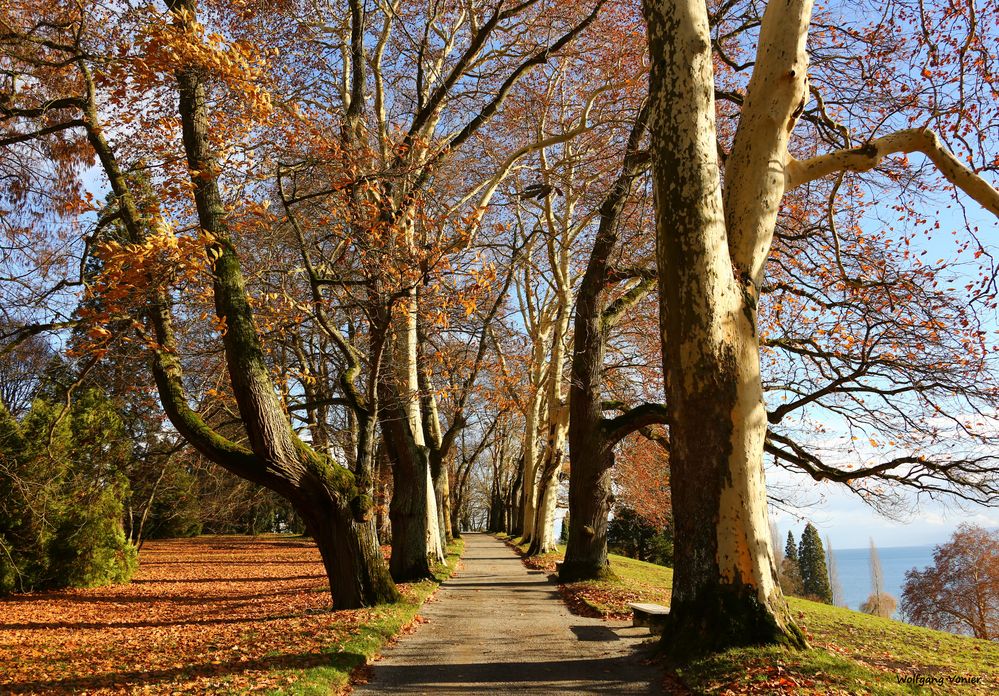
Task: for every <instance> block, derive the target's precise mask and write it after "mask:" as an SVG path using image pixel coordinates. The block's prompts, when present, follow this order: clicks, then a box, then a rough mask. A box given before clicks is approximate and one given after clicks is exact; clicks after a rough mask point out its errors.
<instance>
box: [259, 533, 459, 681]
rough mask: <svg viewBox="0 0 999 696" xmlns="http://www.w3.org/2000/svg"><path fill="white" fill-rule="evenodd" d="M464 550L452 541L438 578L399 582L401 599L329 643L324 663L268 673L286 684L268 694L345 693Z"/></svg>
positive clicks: (370, 612)
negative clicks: (352, 679)
mask: <svg viewBox="0 0 999 696" xmlns="http://www.w3.org/2000/svg"><path fill="white" fill-rule="evenodd" d="M463 550H464V542H463V541H462V540H461V539H456V540H455V541H453V542H452V543H451V544H449V545H448V547H447V560H446V562H445V563H444V564H441V565H438V566H437V567H435V568H434V575H435V579H433V580H424V581H423V582H418V583H405V584H400V585H399V591H400V592H401V593H402V600H400V601H399V602H397V603H395V604H384V605H381V606H377V607H374V608H372V609H370V610H368V614H367V618H366V620H365V621H363V622H362V623H360V624H358V625H356V626H353V627H351V629H352V630H348V631H347V636H346V637H345V638H343V639H341V640H337V641H334V642H331V643H330V644H328V645H327V647H326V648H325V649H324V651H323V652H324V653H326V654H327V655H328V656H329V659H328V660H324V661H323V664H320V665H316V666H311V667H306V668H302V669H287V670H274V671H273V672H272V674H271V675H269V677H270V680H272V681H274V682H275V683H280V684H287V686H282V687H281V688H278V689H275V690H273V691H270V692H269V693H271V694H297V695H302V696H305V695H309V696H312V695H315V696H319V695H320V694H322V695H323V696H327V695H328V694H336V693H342V692H344V691H345V690H346V688H347V686H348V684H349V683H350V676H351V673H352V672H353V671H354V670H355V669H357V668H358V667H361V666H362V665H364V664H366V663H367V662H370V661H371V660H372V659H374V658H375V657H376V656H377V655H378V653H379V651H380V650H381V649H382V647H384V646H385V644H386V643H388V642H389V641H390V640H391V639H392V638H394V637H395V636H397V635H398V634H399V633H400V632H401V631H403V630H404V629H405V628H406V627H407V626H409V625H410V624H411V623H412V622H413V620H414V619H415V618H416V617H417V614H418V612H419V610H420V608H421V607H422V606H423V603H424V602H426V601H427V599H428V598H429V597H430V596H431V595H432V594H433V593H434V592H435V591H436V590H437V587H438V586H439V585H440V583H441V582H443V581H444V580H446V579H447V578H448V577H450V576H451V574H452V573H453V572H454V570H455V568H457V566H458V560H459V559H460V558H461V553H462V551H463ZM334 628H335V627H334ZM333 633H334V634H338V633H340V632H339V631H333ZM260 681H263V682H266V681H267V680H260ZM259 683H260V682H259V681H258V684H259Z"/></svg>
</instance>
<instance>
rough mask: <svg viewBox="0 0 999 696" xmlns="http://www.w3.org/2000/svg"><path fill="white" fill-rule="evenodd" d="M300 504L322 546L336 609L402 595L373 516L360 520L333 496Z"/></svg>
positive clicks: (313, 497)
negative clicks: (389, 569)
mask: <svg viewBox="0 0 999 696" xmlns="http://www.w3.org/2000/svg"><path fill="white" fill-rule="evenodd" d="M310 498H312V499H311V500H310V501H308V502H304V503H301V504H300V505H296V508H297V509H298V512H299V514H300V515H302V518H303V519H304V520H305V525H306V529H307V531H308V532H309V535H310V536H311V537H312V538H313V540H314V541H315V542H316V545H317V546H318V547H319V553H320V554H321V555H322V558H323V567H324V568H325V569H326V575H327V577H329V580H330V593H331V595H332V596H333V608H334V609H351V608H354V607H363V606H372V605H374V604H381V603H384V602H394V601H396V600H397V599H398V598H399V593H398V592H397V590H396V589H395V584H394V583H393V582H392V578H391V576H390V575H389V573H388V571H387V569H386V567H385V561H384V559H383V558H382V552H381V547H380V546H379V545H378V536H377V533H376V530H375V523H374V519H373V518H370V517H369V518H368V519H365V520H363V521H358V520H356V519H355V518H354V516H353V514H352V513H351V511H350V510H349V509H345V508H344V507H343V506H341V505H338V504H337V503H336V502H335V501H334V500H332V498H330V499H325V500H315V498H316V496H315V495H312V496H310Z"/></svg>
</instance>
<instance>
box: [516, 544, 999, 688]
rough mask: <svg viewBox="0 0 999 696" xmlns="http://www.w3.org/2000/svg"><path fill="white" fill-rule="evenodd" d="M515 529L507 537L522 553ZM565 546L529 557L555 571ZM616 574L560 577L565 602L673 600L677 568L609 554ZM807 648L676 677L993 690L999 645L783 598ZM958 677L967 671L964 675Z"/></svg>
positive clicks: (692, 668)
mask: <svg viewBox="0 0 999 696" xmlns="http://www.w3.org/2000/svg"><path fill="white" fill-rule="evenodd" d="M521 541H522V540H520V539H510V540H508V541H507V543H510V544H511V545H513V546H515V548H518V549H519V550H520V551H521V552H522V553H523V552H525V551H526V548H527V547H526V545H524V544H522V543H520V542H521ZM563 552H564V548H563V547H559V550H558V551H557V552H555V553H551V554H546V555H545V556H542V557H539V558H538V559H531V558H525V559H524V561H525V563H527V564H528V565H530V566H532V567H535V568H541V569H545V570H550V571H552V572H553V571H554V570H555V563H556V562H558V561H559V560H561V557H562V554H563ZM610 563H611V570H612V571H613V572H614V574H615V575H616V578H614V579H610V580H600V581H583V582H575V583H569V584H566V585H560V586H559V587H560V591H561V593H562V596H563V598H564V599H565V600H566V603H567V604H568V605H569V608H570V609H571V610H572V611H574V612H576V613H580V614H583V615H587V616H601V617H603V618H607V619H625V618H630V612H629V610H628V607H627V604H628V602H635V601H640V602H652V603H656V604H664V605H667V606H668V605H669V599H670V587H671V585H672V580H673V571H672V570H671V569H670V568H664V567H662V566H657V565H653V564H651V563H643V562H642V561H636V560H634V559H630V558H625V557H623V556H617V555H614V554H611V555H610ZM788 605H789V607H790V609H791V612H792V615H793V617H794V619H795V621H796V622H798V625H799V626H800V627H801V628H802V629H803V630H804V632H805V635H806V636H807V637H808V640H809V643H810V644H811V646H812V647H811V649H809V650H804V651H791V650H786V649H782V648H738V649H733V650H728V651H726V652H723V653H719V654H716V655H712V656H710V657H707V658H704V659H701V660H698V661H696V662H693V663H690V664H688V665H686V666H684V667H683V668H681V669H679V670H677V672H676V673H675V674H674V675H673V678H672V681H673V682H674V683H673V687H674V688H675V687H678V686H679V687H680V688H681V689H683V688H686V689H689V690H690V692H692V693H697V694H993V693H999V645H997V644H996V643H992V642H989V641H984V640H977V639H974V638H968V637H964V636H956V635H953V634H950V633H944V632H941V631H933V630H929V629H925V628H920V627H917V626H911V625H909V624H906V623H902V622H900V621H893V620H891V619H882V618H878V617H875V616H869V615H867V614H862V613H860V612H856V611H851V610H849V609H843V608H841V607H833V606H829V605H827V604H820V603H817V602H811V601H808V600H805V599H798V598H796V597H790V598H788ZM962 680H963V681H962Z"/></svg>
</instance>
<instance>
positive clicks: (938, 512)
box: [767, 469, 999, 550]
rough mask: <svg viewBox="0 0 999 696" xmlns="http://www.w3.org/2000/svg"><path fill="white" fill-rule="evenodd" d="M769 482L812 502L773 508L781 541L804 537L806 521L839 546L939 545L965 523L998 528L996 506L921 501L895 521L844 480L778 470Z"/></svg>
mask: <svg viewBox="0 0 999 696" xmlns="http://www.w3.org/2000/svg"><path fill="white" fill-rule="evenodd" d="M767 483H768V485H771V486H774V485H777V486H781V485H790V486H794V487H796V488H798V490H799V491H800V492H801V498H802V500H803V502H805V503H813V504H806V505H800V506H798V507H794V508H791V509H790V510H788V509H778V508H777V507H775V506H773V505H772V506H771V516H772V517H773V519H774V521H775V522H776V524H777V528H778V534H779V538H780V539H781V540H782V542H783V539H785V538H786V537H787V532H788V530H791V531H792V532H794V536H795V537H796V538H797V537H799V536H800V535H801V530H802V528H803V527H804V526H805V522H806V521H809V522H811V523H812V524H813V525H815V527H816V528H818V530H819V534H820V535H821V536H822V539H823V540H825V539H826V537H827V536H828V538H829V541H830V542H831V543H832V546H833V548H834V549H840V550H841V549H859V548H867V547H868V545H869V544H870V540H871V539H873V540H874V543H875V544H876V545H877V546H878V548H888V547H892V546H925V545H930V544H932V545H938V544H942V543H944V542H946V541H947V540H948V539H949V538H950V536H951V535H952V534H953V533H954V530H955V529H957V527H958V526H959V525H960V524H962V523H971V524H976V525H980V526H983V527H987V528H995V527H999V509H997V508H987V507H984V506H981V505H974V506H972V505H964V506H963V507H964V509H962V508H961V507H959V506H957V505H956V504H954V503H950V504H947V503H943V502H938V501H931V500H922V501H919V504H918V507H917V508H915V509H914V510H910V511H908V514H905V515H903V516H901V517H899V519H896V520H892V519H889V518H887V517H885V516H883V515H881V514H879V513H878V512H876V511H875V510H873V509H872V508H871V507H870V506H868V505H867V504H866V503H864V502H863V501H862V500H861V499H860V498H859V497H858V496H857V495H855V494H853V493H851V492H850V491H849V490H847V488H846V487H845V486H843V485H841V484H835V483H828V482H823V483H819V482H816V481H813V480H812V479H811V478H810V477H808V476H805V475H803V474H791V473H789V472H786V471H784V470H777V469H770V470H768V471H767Z"/></svg>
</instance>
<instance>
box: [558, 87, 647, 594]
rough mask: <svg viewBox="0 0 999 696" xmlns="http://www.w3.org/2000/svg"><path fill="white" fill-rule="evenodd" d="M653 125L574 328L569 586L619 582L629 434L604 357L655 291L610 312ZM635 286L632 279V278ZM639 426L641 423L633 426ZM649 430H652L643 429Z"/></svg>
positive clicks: (607, 213) (629, 172) (585, 286)
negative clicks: (624, 317)
mask: <svg viewBox="0 0 999 696" xmlns="http://www.w3.org/2000/svg"><path fill="white" fill-rule="evenodd" d="M647 120H648V107H647V106H643V107H642V109H641V111H640V112H639V114H638V117H637V118H636V119H635V125H634V126H633V128H632V130H631V135H630V136H629V138H628V145H627V148H626V150H625V155H624V161H623V163H622V166H621V173H620V175H619V176H618V178H617V180H616V181H615V182H614V186H613V187H611V190H610V191H609V192H608V193H607V196H606V197H605V198H604V200H603V202H602V203H601V205H600V224H599V227H598V228H597V234H596V237H595V238H594V240H593V248H592V249H591V250H590V258H589V261H588V263H587V266H586V272H585V273H584V274H583V279H582V281H581V282H580V284H579V293H578V295H577V297H576V313H575V320H574V326H573V342H574V346H575V348H574V350H573V353H572V362H571V370H572V371H571V376H570V379H569V461H570V467H569V520H568V523H569V534H568V538H567V541H566V549H565V560H564V561H563V562H562V566H561V569H560V570H559V579H560V580H561V581H562V582H573V581H576V580H592V579H599V578H603V577H607V576H609V575H611V574H612V573H611V572H610V568H609V566H608V562H607V518H608V517H609V515H610V511H611V500H612V489H611V475H610V471H611V467H612V466H613V465H614V446H615V445H616V444H617V442H618V440H620V439H621V438H622V437H624V436H626V435H627V434H628V430H626V429H621V428H617V429H615V430H614V431H613V437H616V438H617V440H615V439H612V432H611V430H610V429H609V423H608V422H606V420H605V418H604V416H603V399H602V396H603V379H604V354H605V351H606V348H607V334H608V332H609V331H610V329H611V327H612V326H613V323H614V321H615V318H616V317H618V316H620V314H621V313H622V311H623V310H624V309H626V308H627V307H628V306H630V304H632V303H634V302H637V301H638V300H639V299H641V297H642V296H643V295H645V294H646V292H647V291H648V289H650V288H651V286H652V281H651V279H650V278H648V277H646V278H643V279H642V280H641V281H640V282H639V283H638V285H635V286H634V287H632V288H631V289H629V290H628V291H627V292H625V294H624V295H622V296H621V298H620V299H619V300H617V301H615V305H616V306H615V307H613V308H609V306H608V305H609V298H608V287H607V286H608V278H609V277H610V270H611V269H610V266H609V264H610V258H611V255H612V253H614V250H615V247H616V245H617V241H618V239H617V227H618V223H619V217H620V214H621V211H622V210H623V209H624V204H625V201H626V200H627V197H628V194H629V193H630V192H631V189H632V184H633V182H634V180H635V178H636V177H637V176H638V175H639V174H640V173H641V172H642V171H643V169H644V166H645V165H644V162H643V160H644V158H643V157H642V155H641V153H640V151H639V147H640V144H641V140H642V137H643V135H644V133H645V129H646V122H647ZM629 280H630V278H629ZM638 424H639V423H636V422H633V423H632V424H631V425H632V426H637V425H638ZM642 424H644V423H642Z"/></svg>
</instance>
